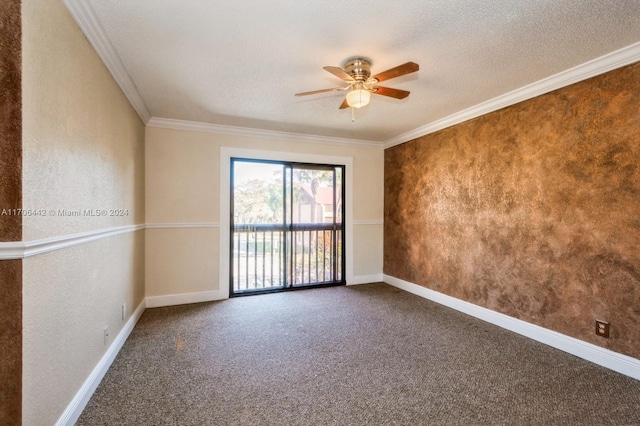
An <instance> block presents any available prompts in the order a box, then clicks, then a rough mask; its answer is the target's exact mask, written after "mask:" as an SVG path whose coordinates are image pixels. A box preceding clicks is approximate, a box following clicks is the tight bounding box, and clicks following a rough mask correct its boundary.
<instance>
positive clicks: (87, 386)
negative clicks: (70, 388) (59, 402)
mask: <svg viewBox="0 0 640 426" xmlns="http://www.w3.org/2000/svg"><path fill="white" fill-rule="evenodd" d="M144 309H145V301H144V300H143V301H142V302H141V303H140V304H139V305H138V307H137V308H136V310H135V311H134V312H133V314H132V315H131V317H130V318H129V320H128V321H127V323H126V324H125V325H124V327H123V328H122V330H120V333H118V335H117V336H116V338H115V339H114V341H113V343H111V346H109V349H107V352H105V354H104V355H103V356H102V358H101V359H100V361H99V362H98V364H97V365H96V366H95V368H94V369H93V371H92V372H91V374H90V375H89V377H88V378H87V380H85V381H84V383H83V385H82V387H81V388H80V390H79V391H78V393H76V395H75V396H74V397H73V399H72V400H71V403H70V404H69V405H68V406H67V408H66V409H65V410H64V412H63V413H62V415H61V416H60V418H59V419H58V421H57V422H56V426H67V425H68V426H72V425H74V424H75V423H76V422H77V421H78V418H79V417H80V414H82V410H84V407H86V405H87V403H88V402H89V400H90V399H91V396H92V395H93V393H94V392H95V390H96V388H97V387H98V385H99V384H100V382H101V381H102V378H103V377H104V375H105V374H106V373H107V370H109V367H111V364H112V363H113V360H114V359H115V358H116V355H118V352H120V349H122V345H124V342H125V341H126V340H127V338H128V337H129V335H130V334H131V331H132V330H133V327H135V325H136V323H137V322H138V320H139V319H140V317H141V316H142V313H143V312H144Z"/></svg>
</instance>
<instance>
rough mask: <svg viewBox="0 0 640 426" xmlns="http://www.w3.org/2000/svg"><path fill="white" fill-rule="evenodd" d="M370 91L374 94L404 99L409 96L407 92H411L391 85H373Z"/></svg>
mask: <svg viewBox="0 0 640 426" xmlns="http://www.w3.org/2000/svg"><path fill="white" fill-rule="evenodd" d="M372 93H375V94H376V95H382V96H389V97H391V98H396V99H404V98H406V97H407V96H409V93H411V92H408V91H406V90H400V89H392V88H391V87H384V86H373V88H372Z"/></svg>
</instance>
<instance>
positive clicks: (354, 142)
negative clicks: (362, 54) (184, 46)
mask: <svg viewBox="0 0 640 426" xmlns="http://www.w3.org/2000/svg"><path fill="white" fill-rule="evenodd" d="M147 127H160V128H165V129H174V130H190V131H194V132H206V133H215V134H221V135H231V136H243V137H255V138H264V139H277V140H286V141H295V142H303V143H315V144H317V143H321V144H325V145H340V146H351V147H358V148H374V149H383V145H382V142H373V141H367V140H361V139H347V138H338V137H330V136H319V135H310V134H306V133H290V132H281V131H277V130H263V129H252V128H249V127H236V126H227V125H224V124H210V123H202V122H199V121H187V120H176V119H173V118H159V117H151V119H150V120H149V122H148V123H147Z"/></svg>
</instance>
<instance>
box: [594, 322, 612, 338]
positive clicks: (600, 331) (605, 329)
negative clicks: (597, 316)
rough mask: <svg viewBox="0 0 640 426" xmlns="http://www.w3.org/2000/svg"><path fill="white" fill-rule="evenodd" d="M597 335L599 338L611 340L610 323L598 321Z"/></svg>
mask: <svg viewBox="0 0 640 426" xmlns="http://www.w3.org/2000/svg"><path fill="white" fill-rule="evenodd" d="M596 334H597V335H598V336H602V337H606V338H607V339H608V338H609V323H608V322H606V321H600V320H596Z"/></svg>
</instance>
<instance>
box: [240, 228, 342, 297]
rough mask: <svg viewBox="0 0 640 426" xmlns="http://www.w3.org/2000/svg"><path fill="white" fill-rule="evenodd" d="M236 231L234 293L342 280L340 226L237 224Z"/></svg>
mask: <svg viewBox="0 0 640 426" xmlns="http://www.w3.org/2000/svg"><path fill="white" fill-rule="evenodd" d="M233 231H234V232H233V260H232V265H231V267H232V279H233V288H234V292H243V291H254V290H268V289H276V288H284V287H295V286H308V285H315V284H332V283H339V282H340V281H341V280H342V261H341V259H342V235H341V234H342V231H341V229H340V225H334V224H332V223H328V224H327V223H304V224H294V225H282V224H276V225H273V224H266V225H265V224H257V225H235V226H234V228H233Z"/></svg>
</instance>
